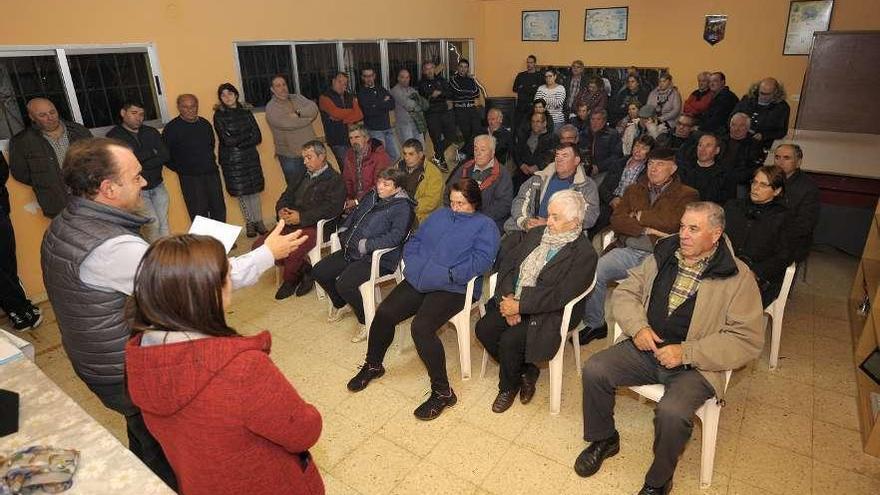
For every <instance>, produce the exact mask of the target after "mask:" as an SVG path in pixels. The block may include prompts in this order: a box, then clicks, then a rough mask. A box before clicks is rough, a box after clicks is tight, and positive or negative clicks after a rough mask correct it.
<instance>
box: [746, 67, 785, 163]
mask: <svg viewBox="0 0 880 495" xmlns="http://www.w3.org/2000/svg"><path fill="white" fill-rule="evenodd" d="M733 111H734V112H742V113H744V114H746V115H748V116H749V118H750V119H751V120H752V125H751V127H752V131H753V134H752V136H751V138H752V139H753V140H754V141H755V142H757V143H759V144H760V145H761V148H763V149H769V148H770V147H771V146H772V145H773V141H776V140H777V139H782V138H784V137H785V135H786V134H788V116H789V114H790V113H791V108H790V107H789V106H788V102H787V101H785V88H783V87H782V84H781V83H780V82H779V81H777V80H776V79H774V78H772V77H767V78H765V79H762V80H761V81H759V82H756V83H754V84H752V85H751V87H749V92H748V93H746V94H745V95H744V96H743V98H742V100H740V101H739V103H737V105H736V107H734V110H733Z"/></svg>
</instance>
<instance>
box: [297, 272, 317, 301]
mask: <svg viewBox="0 0 880 495" xmlns="http://www.w3.org/2000/svg"><path fill="white" fill-rule="evenodd" d="M313 287H315V279H313V278H312V275H311V274H310V273H305V274H304V275H303V277H302V280H301V281H300V283H299V285H298V286H297V288H296V297H302V296H304V295H306V294H308V293H309V292H311V291H312V288H313Z"/></svg>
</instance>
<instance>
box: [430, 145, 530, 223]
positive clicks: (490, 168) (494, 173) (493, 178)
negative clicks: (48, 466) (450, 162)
mask: <svg viewBox="0 0 880 495" xmlns="http://www.w3.org/2000/svg"><path fill="white" fill-rule="evenodd" d="M495 145H496V141H495V138H494V137H492V136H489V135H488V134H481V135H479V136H477V137H475V138H474V159H473V160H468V161H466V162H464V163H462V164H460V165H458V167H456V168H454V169H453V170H452V171H451V172H449V177H448V178H447V179H446V191H444V193H443V205H444V206H449V190H450V188H451V187H452V185H453V184H457V183H458V181H460V180H461V179H465V178H468V177H469V178H471V179H474V180H475V181H477V184H479V185H480V192H481V193H482V196H483V206H482V209H481V210H480V211H481V212H482V213H483V214H484V215H486V216H487V217H489V218H491V219H492V220H494V221H495V225H497V226H498V231H499V232H503V231H504V222H505V220H507V217H509V216H510V205H511V203H513V195H514V191H513V184H512V183H511V181H510V174H509V173H508V172H507V167H505V166H504V164H503V163H500V162H498V160H497V159H496V158H495Z"/></svg>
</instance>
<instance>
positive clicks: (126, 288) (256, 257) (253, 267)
mask: <svg viewBox="0 0 880 495" xmlns="http://www.w3.org/2000/svg"><path fill="white" fill-rule="evenodd" d="M148 247H150V245H149V244H148V243H147V241H145V240H143V239H141V238H140V237H138V236H136V235H128V234H126V235H121V236H118V237H113V238H111V239H108V240H106V241H104V243H103V244H101V245H100V246H98V247H96V248H95V249H94V250H93V251H92V252H91V253H89V255H88V256H86V259H84V260H83V262H82V264H81V265H80V266H79V279H80V281H81V282H82V283H84V284H86V285H88V286H89V287H92V288H94V289H97V290H101V291H107V292H109V291H116V292H122V293H123V294H127V295H131V293H132V291H133V290H134V275H135V273H136V272H137V267H138V265H139V264H140V262H141V258H143V257H144V254H145V253H146V252H147V248H148ZM274 264H275V260H274V259H273V257H272V251H270V250H269V248H268V247H266V245H262V246H260V247H259V248H257V249H254V250H253V251H251V252H249V253H247V254H244V255H242V256H236V257H234V258H229V265H230V277H231V279H232V288H233V289H238V288H239V287H246V286H248V285H253V284H255V283H257V281H258V280H259V279H260V275H262V274H263V272H265V271H266V270H268V269H269V268H272V266H273V265H274Z"/></svg>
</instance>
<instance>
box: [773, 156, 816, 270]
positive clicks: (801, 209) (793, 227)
mask: <svg viewBox="0 0 880 495" xmlns="http://www.w3.org/2000/svg"><path fill="white" fill-rule="evenodd" d="M773 159H774V164H775V165H776V166H777V167H779V168H781V169H782V171H783V172H785V195H784V196H783V198H784V201H785V206H786V207H787V208H788V248H789V249H790V250H791V258H792V260H793V261H797V262H798V263H800V262H801V261H804V260H805V259H807V255H808V254H810V246H811V245H812V244H813V231H814V230H815V229H816V223H818V222H819V207H820V206H819V187H818V186H816V183H815V182H813V180H812V179H810V178H809V177H808V176H807V174H805V173H804V172H802V171H801V162H802V161H803V159H804V152H803V150H801V147H800V146H798V145H796V144H780V145H779V146H777V147H776V150H775V151H774V152H773Z"/></svg>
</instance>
